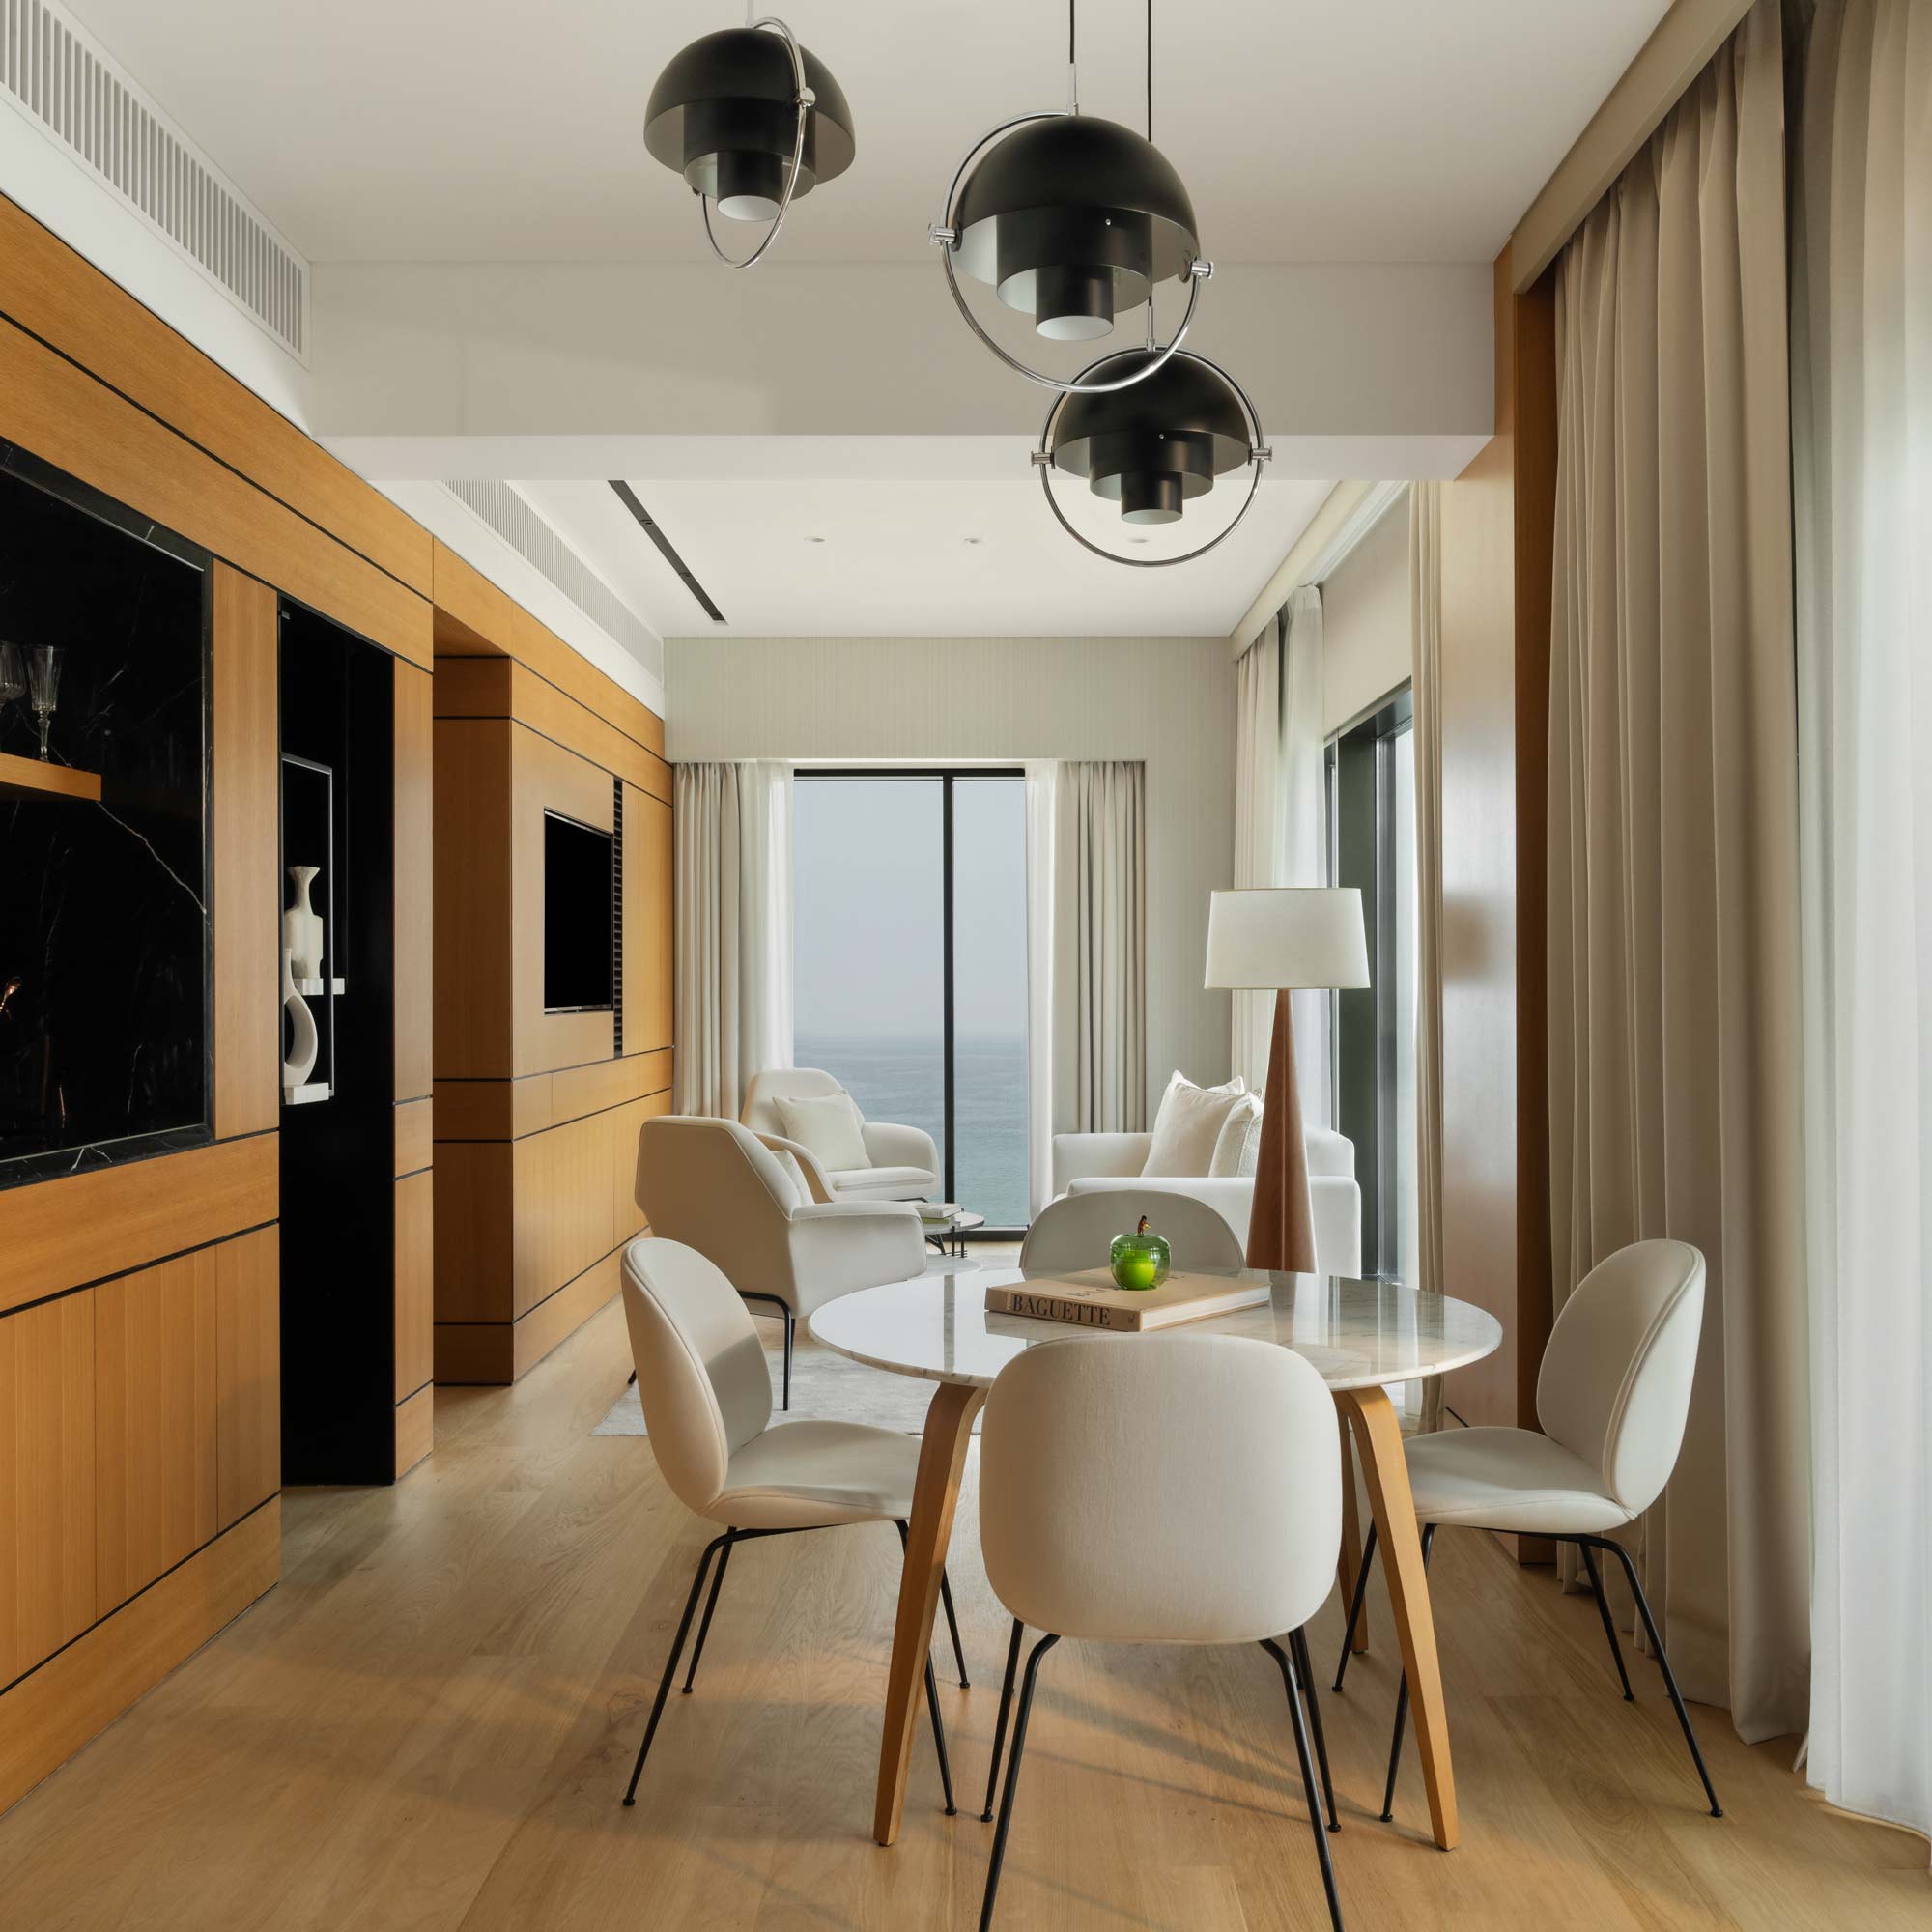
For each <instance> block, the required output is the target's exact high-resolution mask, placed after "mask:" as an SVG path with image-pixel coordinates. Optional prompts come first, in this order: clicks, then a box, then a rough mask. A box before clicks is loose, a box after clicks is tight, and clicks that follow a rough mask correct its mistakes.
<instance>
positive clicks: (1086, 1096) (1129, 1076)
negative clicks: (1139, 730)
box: [1051, 760, 1148, 1134]
mask: <svg viewBox="0 0 1932 1932" xmlns="http://www.w3.org/2000/svg"><path fill="white" fill-rule="evenodd" d="M1052 840H1053V886H1052V933H1053V938H1052V946H1053V978H1052V1013H1053V1018H1052V1029H1053V1032H1052V1049H1051V1051H1052V1060H1053V1128H1054V1131H1055V1132H1056V1133H1063V1134H1086V1133H1132V1132H1137V1131H1138V1130H1140V1129H1141V1128H1143V1127H1145V1126H1146V1125H1147V1098H1148V1094H1147V1085H1148V1082H1147V768H1146V766H1144V765H1142V764H1139V763H1126V762H1124V761H1115V760H1078V761H1068V762H1065V763H1062V764H1058V765H1056V766H1055V767H1054V790H1053V818H1052Z"/></svg>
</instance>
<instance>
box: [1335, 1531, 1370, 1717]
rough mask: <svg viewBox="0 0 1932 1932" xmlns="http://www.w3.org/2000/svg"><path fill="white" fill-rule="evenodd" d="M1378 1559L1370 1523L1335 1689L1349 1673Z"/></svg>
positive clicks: (1356, 1577) (1350, 1609)
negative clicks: (1358, 1629)
mask: <svg viewBox="0 0 1932 1932" xmlns="http://www.w3.org/2000/svg"><path fill="white" fill-rule="evenodd" d="M1375 1561H1376V1526H1375V1524H1374V1523H1370V1525H1369V1534H1368V1540H1367V1541H1366V1542H1365V1543H1364V1544H1363V1545H1362V1563H1361V1568H1360V1569H1358V1570H1357V1571H1356V1572H1355V1592H1354V1595H1353V1596H1352V1597H1351V1598H1350V1601H1349V1627H1348V1629H1346V1630H1345V1631H1344V1632H1343V1633H1342V1656H1341V1660H1340V1662H1337V1664H1336V1665H1335V1689H1336V1690H1341V1688H1342V1680H1343V1678H1345V1677H1346V1676H1348V1674H1349V1653H1350V1651H1351V1650H1353V1649H1354V1647H1355V1626H1356V1625H1357V1624H1358V1623H1360V1622H1361V1620H1362V1599H1363V1597H1365V1596H1366V1595H1367V1594H1368V1588H1369V1572H1370V1571H1371V1570H1372V1569H1373V1568H1374V1567H1375Z"/></svg>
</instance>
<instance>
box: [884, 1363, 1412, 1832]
mask: <svg viewBox="0 0 1932 1932" xmlns="http://www.w3.org/2000/svg"><path fill="white" fill-rule="evenodd" d="M985 1400H986V1391H985V1390H984V1389H982V1388H973V1387H971V1386H969V1385H968V1384H966V1383H963V1382H942V1383H941V1384H940V1385H939V1388H938V1391H937V1392H936V1393H935V1394H934V1396H933V1398H932V1406H931V1407H930V1408H928V1409H927V1410H926V1412H925V1435H924V1437H923V1440H922V1441H921V1443H920V1449H919V1474H918V1476H917V1477H916V1478H915V1479H914V1484H913V1492H912V1520H911V1523H910V1525H909V1527H908V1531H907V1536H906V1551H905V1569H904V1573H903V1574H902V1575H901V1577H900V1578H899V1613H898V1620H897V1622H896V1623H895V1624H894V1626H893V1662H892V1667H891V1669H890V1670H889V1671H888V1672H887V1675H886V1729H885V1735H884V1737H883V1738H882V1739H881V1740H880V1742H879V1791H878V1798H877V1800H876V1802H875V1804H874V1805H873V1809H872V1836H873V1837H874V1838H876V1839H877V1840H878V1842H879V1843H880V1844H882V1845H890V1844H891V1843H892V1842H893V1840H894V1839H895V1838H896V1837H897V1836H898V1834H899V1814H900V1813H901V1812H902V1811H903V1810H904V1808H905V1787H906V1769H907V1767H908V1766H909V1765H910V1764H911V1762H912V1734H913V1731H914V1730H915V1729H916V1728H917V1726H918V1723H919V1712H920V1704H921V1700H922V1699H923V1695H924V1692H925V1658H926V1653H927V1651H928V1650H929V1649H930V1648H931V1646H932V1615H933V1610H934V1608H935V1606H936V1605H938V1602H939V1578H940V1575H941V1573H942V1572H943V1571H944V1570H945V1568H946V1548H947V1545H948V1544H950V1543H951V1542H952V1512H953V1510H954V1509H955V1508H956V1507H957V1505H958V1502H959V1478H960V1475H961V1472H962V1471H963V1470H964V1469H965V1467H966V1451H967V1448H968V1446H969V1445H970V1444H971V1442H972V1440H973V1418H974V1417H975V1416H976V1415H978V1414H979V1412H980V1407H981V1406H982V1405H983V1404H984V1403H985ZM1409 1533H1410V1535H1411V1537H1412V1536H1413V1535H1414V1531H1413V1530H1412V1529H1411V1531H1410V1532H1409Z"/></svg>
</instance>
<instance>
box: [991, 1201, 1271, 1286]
mask: <svg viewBox="0 0 1932 1932" xmlns="http://www.w3.org/2000/svg"><path fill="white" fill-rule="evenodd" d="M1143 1214H1145V1215H1146V1216H1147V1217H1148V1226H1149V1228H1150V1229H1151V1231H1152V1232H1153V1233H1154V1234H1156V1235H1161V1236H1165V1237H1166V1240H1167V1246H1168V1252H1169V1254H1170V1255H1171V1257H1172V1259H1173V1264H1174V1265H1175V1266H1176V1267H1177V1268H1237V1267H1239V1266H1240V1265H1241V1264H1242V1261H1241V1243H1240V1241H1239V1239H1238V1238H1237V1237H1236V1234H1235V1231H1234V1230H1233V1229H1232V1228H1231V1227H1229V1225H1228V1224H1227V1222H1226V1221H1225V1220H1223V1219H1222V1217H1221V1215H1220V1214H1219V1213H1218V1212H1217V1211H1216V1210H1215V1209H1214V1208H1210V1207H1209V1206H1208V1204H1207V1203H1206V1202H1205V1201H1194V1200H1190V1199H1189V1198H1188V1197H1187V1196H1186V1195H1185V1194H1166V1193H1163V1192H1161V1191H1160V1190H1159V1189H1158V1188H1154V1187H1149V1188H1148V1189H1146V1190H1145V1191H1142V1190H1140V1189H1130V1188H1122V1189H1120V1190H1119V1191H1117V1192H1110V1193H1105V1194H1066V1195H1063V1196H1062V1197H1061V1198H1060V1199H1059V1200H1058V1201H1049V1202H1048V1203H1047V1204H1046V1206H1045V1207H1044V1208H1041V1209H1040V1210H1039V1212H1038V1214H1037V1215H1036V1216H1035V1217H1034V1224H1033V1226H1032V1227H1031V1228H1029V1229H1028V1230H1027V1236H1026V1239H1025V1240H1024V1241H1022V1242H1021V1243H1020V1272H1021V1273H1022V1274H1074V1273H1077V1272H1079V1270H1080V1269H1082V1268H1096V1267H1105V1266H1106V1265H1107V1257H1108V1251H1109V1249H1110V1248H1111V1246H1112V1245H1113V1239H1114V1236H1116V1235H1119V1234H1122V1233H1128V1234H1130V1233H1132V1231H1133V1229H1134V1226H1135V1224H1136V1223H1137V1222H1138V1221H1139V1220H1140V1217H1141V1216H1142V1215H1143Z"/></svg>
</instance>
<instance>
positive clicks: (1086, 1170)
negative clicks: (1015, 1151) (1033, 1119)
mask: <svg viewBox="0 0 1932 1932" xmlns="http://www.w3.org/2000/svg"><path fill="white" fill-rule="evenodd" d="M1152 1145H1153V1136H1152V1135H1151V1134H1055V1135H1054V1137H1053V1191H1054V1192H1055V1193H1056V1194H1065V1192H1066V1189H1067V1185H1068V1183H1069V1182H1071V1181H1075V1180H1084V1179H1087V1177H1088V1176H1090V1175H1103V1174H1104V1175H1114V1176H1120V1177H1126V1176H1130V1175H1137V1174H1139V1173H1140V1171H1141V1169H1142V1168H1144V1167H1145V1166H1146V1165H1147V1157H1148V1149H1149V1148H1151V1146H1152Z"/></svg>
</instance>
